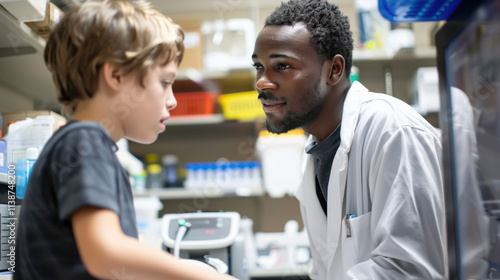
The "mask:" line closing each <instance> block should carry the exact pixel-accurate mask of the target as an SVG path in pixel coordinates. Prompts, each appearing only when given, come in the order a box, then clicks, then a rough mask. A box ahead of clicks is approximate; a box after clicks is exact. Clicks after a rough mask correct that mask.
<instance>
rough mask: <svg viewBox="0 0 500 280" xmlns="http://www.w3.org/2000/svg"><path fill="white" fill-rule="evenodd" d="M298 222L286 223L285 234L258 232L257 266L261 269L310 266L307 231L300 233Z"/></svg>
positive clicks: (256, 240) (256, 239)
mask: <svg viewBox="0 0 500 280" xmlns="http://www.w3.org/2000/svg"><path fill="white" fill-rule="evenodd" d="M298 229H299V225H298V223H297V221H295V220H290V221H288V222H286V224H285V228H284V231H283V232H257V233H256V234H255V246H256V249H257V252H258V253H257V259H256V266H258V267H260V268H267V269H273V268H298V267H301V266H307V267H308V266H309V265H310V262H311V253H310V250H309V239H308V237H307V232H306V231H305V230H303V231H299V230H298Z"/></svg>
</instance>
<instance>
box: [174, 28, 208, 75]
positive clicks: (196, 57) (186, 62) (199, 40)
mask: <svg viewBox="0 0 500 280" xmlns="http://www.w3.org/2000/svg"><path fill="white" fill-rule="evenodd" d="M173 20H174V22H175V23H176V24H178V25H180V26H181V28H182V30H183V31H184V58H183V59H182V62H181V64H180V65H179V70H181V69H188V68H194V69H198V70H201V69H202V68H203V37H202V34H201V22H200V21H199V20H197V19H177V20H176V19H173Z"/></svg>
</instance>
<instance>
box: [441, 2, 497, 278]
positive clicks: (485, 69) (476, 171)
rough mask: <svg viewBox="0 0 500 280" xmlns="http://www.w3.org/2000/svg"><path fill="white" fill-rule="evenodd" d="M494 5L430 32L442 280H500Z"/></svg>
mask: <svg viewBox="0 0 500 280" xmlns="http://www.w3.org/2000/svg"><path fill="white" fill-rule="evenodd" d="M499 34H500V1H499V0H479V1H476V0H463V1H462V2H461V3H460V5H459V6H458V8H457V9H456V10H455V11H454V12H453V14H451V16H450V17H449V18H448V21H447V22H446V24H445V25H444V26H443V27H442V28H441V29H440V30H439V31H438V32H437V34H436V47H437V68H438V73H439V93H440V98H441V99H440V104H441V105H440V114H439V115H440V128H441V130H442V135H443V137H442V142H443V181H444V193H445V202H446V215H447V229H448V232H447V240H448V263H449V279H458V280H461V279H500V173H499V172H498V166H499V163H500V52H499V51H498V50H499V49H500V40H499V39H498V38H499Z"/></svg>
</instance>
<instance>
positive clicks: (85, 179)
mask: <svg viewBox="0 0 500 280" xmlns="http://www.w3.org/2000/svg"><path fill="white" fill-rule="evenodd" d="M183 39H184V35H183V32H182V31H181V30H180V28H179V26H178V25H176V24H174V23H173V22H172V21H171V20H170V19H169V18H167V17H165V16H163V15H161V14H160V13H158V12H157V11H155V10H153V9H152V8H151V6H150V5H149V4H148V3H145V2H141V3H139V2H137V3H132V2H128V1H125V0H106V1H90V0H89V1H86V2H85V3H84V4H82V5H81V6H79V7H77V8H75V9H73V10H71V11H69V12H68V13H66V15H65V16H64V18H63V19H62V20H61V22H60V23H59V24H58V25H57V26H56V28H55V29H54V31H53V33H52V34H51V35H50V38H49V39H48V42H47V45H46V49H45V62H46V64H47V66H48V68H49V69H50V71H51V72H52V75H53V78H54V82H55V85H56V88H57V92H58V97H59V100H60V101H61V103H62V104H63V112H64V113H65V115H66V116H68V117H69V119H70V121H69V122H68V124H67V125H65V126H64V127H62V128H61V129H59V130H58V131H57V132H56V133H55V134H54V136H53V137H52V138H51V139H50V140H49V141H48V143H47V144H46V145H45V148H44V150H43V151H42V153H41V155H40V157H39V159H38V161H37V163H36V164H35V167H34V168H33V171H32V173H31V178H30V182H29V186H28V190H27V192H26V196H25V199H24V201H23V208H22V211H21V217H20V223H19V228H18V233H17V240H16V241H17V244H16V245H17V248H16V259H17V266H16V271H15V273H14V279H15V280H21V279H27V280H34V279H37V280H39V279H47V280H57V279H61V280H69V279H71V280H79V279H97V278H99V279H137V280H139V279H140V280H143V279H203V280H206V279H223V280H230V279H235V278H233V277H231V276H228V275H222V274H218V273H217V272H216V271H215V270H212V269H207V268H204V267H199V266H193V265H192V264H189V263H187V262H183V261H181V260H179V259H176V258H175V257H173V256H172V255H170V254H168V253H166V252H163V251H161V250H159V249H156V248H153V247H148V246H147V245H145V244H143V243H139V241H138V240H137V229H136V221H135V212H134V208H133V197H132V193H131V188H130V184H129V183H128V180H127V176H126V175H125V173H124V172H123V170H122V168H121V166H120V164H119V162H118V160H117V158H116V155H115V153H114V152H115V151H116V150H117V148H116V145H115V142H117V141H118V140H119V139H121V138H123V137H125V138H128V139H130V140H134V141H136V142H140V143H151V142H153V141H155V140H156V138H157V136H158V133H161V132H163V131H164V130H165V126H164V124H163V122H164V121H165V120H167V119H168V118H169V116H170V114H169V110H172V109H174V108H175V106H176V105H177V102H176V100H175V98H174V96H173V93H172V83H173V82H174V79H175V76H176V71H177V66H178V65H179V63H180V62H181V60H182V56H183V50H184V46H183Z"/></svg>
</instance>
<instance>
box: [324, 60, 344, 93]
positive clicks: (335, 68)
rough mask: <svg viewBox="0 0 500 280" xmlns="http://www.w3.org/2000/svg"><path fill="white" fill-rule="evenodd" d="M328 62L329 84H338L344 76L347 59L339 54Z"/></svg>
mask: <svg viewBox="0 0 500 280" xmlns="http://www.w3.org/2000/svg"><path fill="white" fill-rule="evenodd" d="M326 63H327V64H328V69H329V72H328V84H329V85H331V86H334V85H336V84H337V83H338V82H339V81H340V80H341V79H342V77H343V76H344V70H345V59H344V57H343V56H341V55H339V54H337V55H335V56H334V57H333V58H332V59H330V60H328V61H327V62H326Z"/></svg>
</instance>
